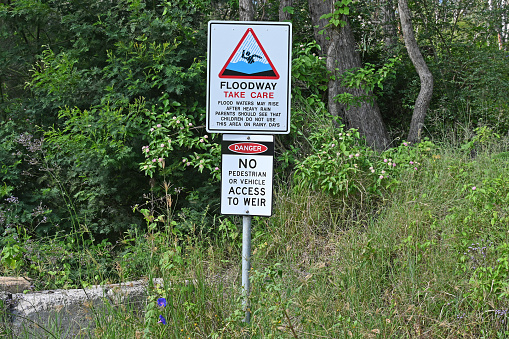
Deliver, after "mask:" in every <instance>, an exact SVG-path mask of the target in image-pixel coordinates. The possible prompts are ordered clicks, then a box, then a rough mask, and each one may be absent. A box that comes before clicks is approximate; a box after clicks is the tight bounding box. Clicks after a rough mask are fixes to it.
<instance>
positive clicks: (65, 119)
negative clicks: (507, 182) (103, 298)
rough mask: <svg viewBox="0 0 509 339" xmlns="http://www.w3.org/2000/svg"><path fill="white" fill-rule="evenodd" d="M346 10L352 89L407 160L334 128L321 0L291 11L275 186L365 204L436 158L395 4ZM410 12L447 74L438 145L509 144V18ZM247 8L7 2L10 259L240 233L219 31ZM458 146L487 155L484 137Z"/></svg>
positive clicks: (434, 134) (4, 84) (268, 12)
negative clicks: (506, 138) (218, 110)
mask: <svg viewBox="0 0 509 339" xmlns="http://www.w3.org/2000/svg"><path fill="white" fill-rule="evenodd" d="M389 3H390V2H387V4H389ZM345 4H346V5H345V6H347V7H344V8H343V7H341V8H342V9H341V11H342V12H341V13H340V14H342V13H349V15H350V17H351V21H352V27H353V29H354V31H355V34H356V38H357V41H358V46H357V49H358V50H359V51H360V52H361V56H362V58H363V62H364V67H363V68H360V69H354V70H351V71H349V72H347V73H346V74H345V76H344V79H343V82H344V84H345V85H347V86H350V87H361V88H362V89H363V90H365V91H367V92H370V91H374V92H375V94H376V98H377V101H378V103H379V105H380V107H381V111H382V115H383V118H384V120H385V123H386V124H387V126H388V129H389V130H390V131H391V133H392V137H393V139H394V141H393V143H392V144H391V146H393V147H394V148H393V149H390V150H388V151H386V153H384V154H378V153H376V152H374V151H373V150H371V149H369V148H367V147H366V146H365V143H364V140H363V138H362V137H360V136H359V134H358V132H357V131H355V130H349V129H348V127H347V126H344V125H343V124H342V122H341V121H340V120H336V121H335V122H334V123H332V124H331V121H332V120H333V118H332V117H331V116H329V113H328V112H327V104H328V103H327V84H328V81H329V76H328V74H327V72H326V67H325V66H326V65H325V58H324V57H323V56H324V54H325V52H326V51H320V48H319V46H318V45H317V44H316V43H315V41H314V38H313V25H312V24H311V19H310V15H309V13H308V2H307V1H294V2H293V4H292V6H287V7H286V8H285V11H287V12H288V13H290V14H291V18H292V22H293V28H294V32H293V36H294V50H293V62H292V66H293V70H292V71H293V74H292V81H293V86H292V129H291V133H290V134H289V135H284V136H278V137H277V138H276V143H277V149H276V159H277V164H276V173H277V174H278V180H282V183H284V184H283V185H286V183H291V185H294V186H295V188H296V189H298V190H304V189H308V188H309V187H311V188H312V189H313V190H320V191H324V192H326V193H327V194H330V195H331V196H332V197H334V198H335V199H338V198H339V199H343V200H344V201H348V202H350V203H352V204H353V205H357V204H360V203H362V201H365V200H366V199H367V200H370V201H378V200H379V199H381V195H382V192H383V191H384V190H388V189H389V190H394V189H395V188H396V187H397V185H398V184H399V181H398V179H397V178H398V175H400V174H401V172H404V171H405V170H408V169H411V170H413V169H414V168H417V167H418V166H413V165H414V163H416V164H418V163H419V161H420V159H421V157H422V156H423V155H424V154H427V153H426V152H429V149H431V148H430V143H429V142H428V141H425V142H423V143H421V145H419V146H418V147H415V146H414V145H409V144H408V143H405V142H404V140H403V136H404V135H405V133H406V131H407V130H408V125H409V121H410V118H411V114H412V108H413V107H412V106H413V103H414V101H415V97H416V95H417V93H418V91H419V81H418V77H417V74H416V73H415V71H414V69H413V66H412V63H411V62H410V60H409V58H408V56H407V54H406V53H405V49H404V45H403V41H402V39H401V37H400V36H398V35H397V34H396V33H395V35H394V37H393V38H394V41H393V42H394V43H393V44H392V45H391V44H388V43H387V42H386V37H387V32H386V30H385V27H386V25H391V24H392V25H395V22H389V21H387V22H383V20H385V19H384V18H382V16H381V14H380V13H381V12H382V7H383V6H387V4H386V3H384V2H350V1H346V2H345ZM411 5H412V10H413V12H414V25H415V27H416V32H418V36H417V37H418V41H419V43H420V45H421V49H422V52H423V54H424V55H425V59H426V62H427V63H428V64H429V67H430V69H431V70H432V72H433V75H434V77H435V91H434V97H433V102H432V106H431V108H430V112H429V114H428V118H427V123H426V129H425V131H426V135H425V136H426V137H427V138H429V139H428V140H436V138H440V137H442V136H443V135H444V134H447V135H452V137H451V138H453V139H459V138H463V136H464V135H468V133H467V134H465V133H464V131H471V130H473V129H474V128H476V127H479V128H481V129H478V130H477V131H478V133H477V134H478V135H482V133H479V131H481V132H482V131H484V132H486V131H487V130H489V131H491V133H493V134H494V135H502V134H505V133H507V130H508V128H509V120H508V119H507V113H508V108H509V106H508V100H507V93H508V92H509V67H508V63H507V51H506V49H507V45H505V43H506V42H505V41H503V40H500V39H498V38H497V37H500V36H504V27H502V28H501V26H500V25H499V24H498V23H500V22H501V20H503V18H504V16H503V15H504V8H503V7H501V8H499V7H497V8H490V10H486V7H485V4H484V3H482V2H475V1H473V2H468V4H463V5H464V7H461V6H460V5H461V4H458V3H456V2H449V1H440V2H437V1H432V2H430V3H418V2H415V3H413V4H411ZM381 6H382V7H381ZM255 7H256V10H257V14H256V18H257V19H259V20H278V14H279V11H280V9H279V3H278V2H277V1H265V2H260V3H256V6H255ZM384 8H385V7H384ZM238 10H239V8H238V4H237V3H235V2H223V1H217V2H216V1H214V2H209V1H201V0H197V1H191V2H187V1H155V0H154V1H139V0H136V1H135V0H115V1H107V2H102V1H101V2H97V1H91V0H87V1H81V2H69V1H60V0H49V1H41V0H16V1H7V2H5V1H3V2H1V3H0V45H1V46H2V49H1V50H0V118H1V121H0V138H1V140H3V142H2V143H1V144H0V164H1V170H0V235H1V236H0V243H1V244H2V245H4V246H5V248H6V249H7V250H6V251H8V250H9V249H13V248H15V247H14V246H15V245H14V243H13V241H14V242H15V240H16V239H18V238H20V237H24V238H25V239H39V238H41V237H46V236H54V237H59V236H61V235H64V234H74V235H76V237H77V239H78V238H80V239H82V238H83V235H84V234H85V235H86V236H85V237H84V238H83V239H86V240H87V241H88V240H89V242H87V243H84V242H80V245H79V246H83V247H87V246H93V245H95V244H98V243H101V241H109V242H111V243H114V242H115V241H117V240H118V239H119V238H122V237H123V236H126V234H131V233H130V232H141V230H146V229H149V230H151V231H156V230H157V229H159V228H161V227H171V228H172V230H173V232H174V233H175V234H178V235H179V236H185V235H189V234H192V233H193V232H196V226H197V225H199V228H200V232H204V233H205V234H215V235H217V234H218V232H219V231H218V230H217V228H215V226H213V225H221V227H223V229H229V227H230V226H225V225H231V221H230V220H228V219H224V218H222V217H221V218H220V217H219V216H218V211H217V209H218V195H219V194H218V191H219V185H218V179H219V174H220V168H219V167H220V154H219V148H218V141H219V136H217V135H208V134H207V133H206V132H205V128H204V120H205V116H204V114H205V91H206V90H205V89H206V84H205V77H206V76H205V75H206V69H205V65H206V63H205V61H206V33H207V32H206V27H207V25H206V24H207V21H208V20H209V19H225V20H233V19H235V18H236V16H237V15H238ZM394 10H395V8H394V6H392V11H394ZM345 11H346V12H345ZM380 22H383V23H384V24H383V25H381V24H380ZM502 22H503V21H502ZM341 100H344V101H345V102H348V103H349V104H351V105H355V104H356V102H355V98H348V97H347V96H345V97H344V98H342V99H341ZM488 127H489V129H486V128H488ZM482 128H485V129H484V130H483V129H482ZM450 131H454V133H452V134H451V133H449V132H450ZM467 138H468V136H467ZM459 141H460V143H465V142H467V143H469V145H470V146H469V147H470V148H471V150H470V151H471V152H473V153H475V152H476V147H477V145H478V144H479V142H478V141H476V139H469V140H459ZM288 178H290V179H288ZM218 223H219V224H218ZM119 250H120V249H119ZM20 251H21V252H19V251H18V252H16V253H18V254H16V253H14V252H13V254H12V255H6V258H10V259H12V260H10V259H6V260H7V261H6V263H7V266H10V267H13V268H16V269H19V268H20V267H21V266H23V265H24V264H25V268H26V264H27V262H25V263H23V260H22V259H23V254H20V253H22V252H23V251H22V250H20ZM5 253H7V252H5ZM25 255H26V252H25ZM28 262H29V260H28ZM76 279H77V278H76ZM76 279H74V278H73V279H70V281H73V282H76V281H77V280H76Z"/></svg>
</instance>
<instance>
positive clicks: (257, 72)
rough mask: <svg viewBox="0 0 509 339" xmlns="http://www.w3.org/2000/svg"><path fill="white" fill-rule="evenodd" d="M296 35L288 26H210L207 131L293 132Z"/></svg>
mask: <svg viewBox="0 0 509 339" xmlns="http://www.w3.org/2000/svg"><path fill="white" fill-rule="evenodd" d="M291 34H292V26H291V23H287V22H249V21H244V22H229V21H210V22H209V35H208V37H209V39H208V77H207V131H208V132H210V133H241V134H248V133H257V134H287V133H289V132H290V64H291Z"/></svg>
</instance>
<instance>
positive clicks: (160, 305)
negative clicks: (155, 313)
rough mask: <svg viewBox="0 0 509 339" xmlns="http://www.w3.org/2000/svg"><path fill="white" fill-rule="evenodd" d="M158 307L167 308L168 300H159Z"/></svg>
mask: <svg viewBox="0 0 509 339" xmlns="http://www.w3.org/2000/svg"><path fill="white" fill-rule="evenodd" d="M157 306H159V307H166V299H165V298H159V299H157Z"/></svg>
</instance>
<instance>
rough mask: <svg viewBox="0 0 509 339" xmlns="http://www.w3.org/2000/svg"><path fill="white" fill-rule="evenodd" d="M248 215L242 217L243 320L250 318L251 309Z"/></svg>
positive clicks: (249, 218)
mask: <svg viewBox="0 0 509 339" xmlns="http://www.w3.org/2000/svg"><path fill="white" fill-rule="evenodd" d="M252 218H253V217H252V216H250V215H245V216H243V217H242V293H243V296H242V297H243V298H242V299H243V300H242V306H243V307H244V311H245V313H246V315H245V317H244V322H246V323H249V322H250V320H251V310H250V309H249V291H250V284H249V270H250V269H251V219H252Z"/></svg>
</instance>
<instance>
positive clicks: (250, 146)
mask: <svg viewBox="0 0 509 339" xmlns="http://www.w3.org/2000/svg"><path fill="white" fill-rule="evenodd" d="M221 148H222V150H221V153H222V154H221V162H222V169H221V214H235V215H256V216H267V217H268V216H271V215H272V181H273V164H274V137H273V136H272V135H237V134H224V135H223V143H222V146H221Z"/></svg>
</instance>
